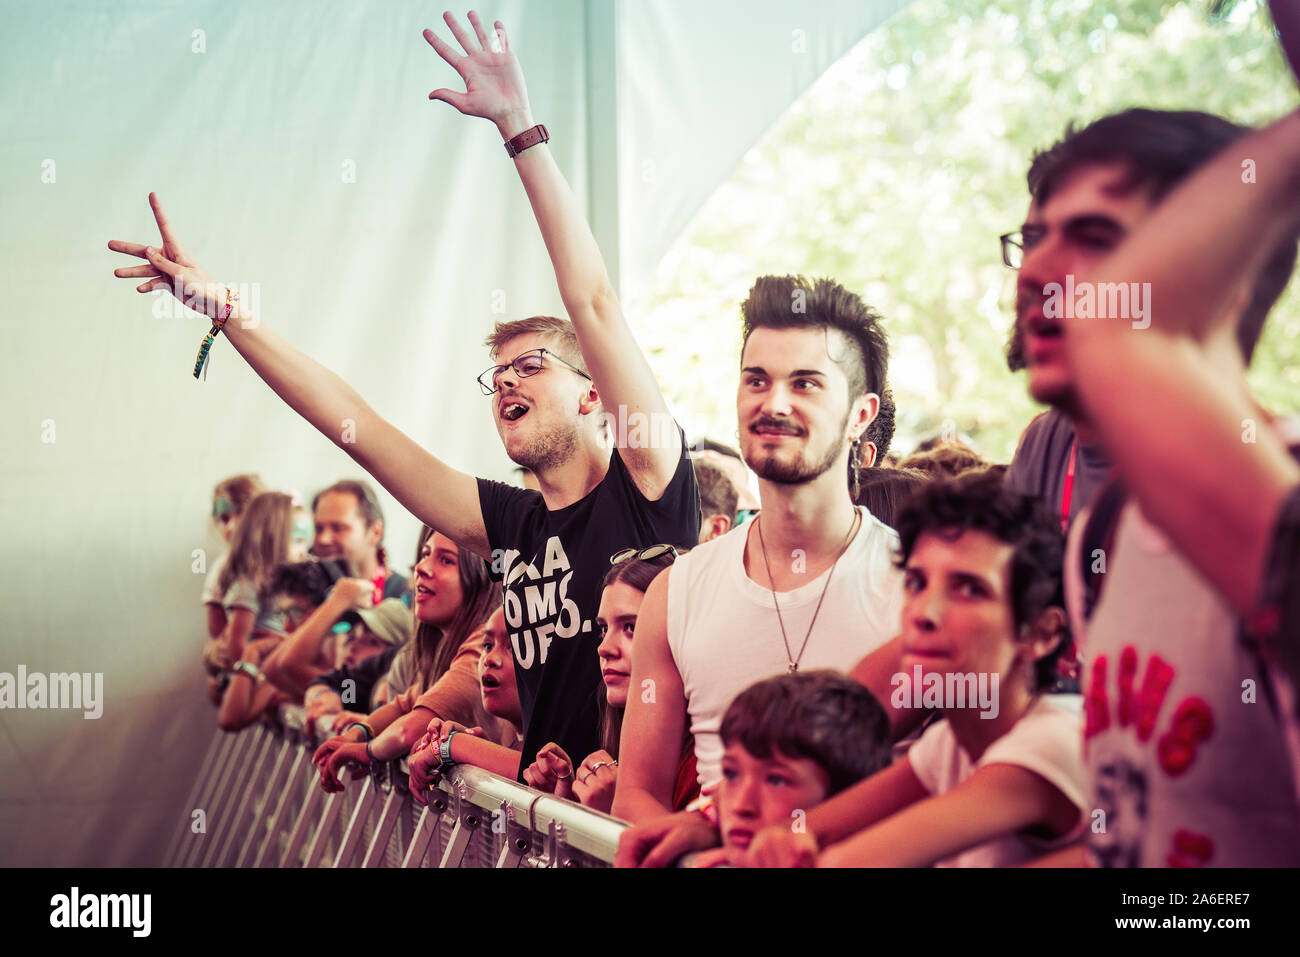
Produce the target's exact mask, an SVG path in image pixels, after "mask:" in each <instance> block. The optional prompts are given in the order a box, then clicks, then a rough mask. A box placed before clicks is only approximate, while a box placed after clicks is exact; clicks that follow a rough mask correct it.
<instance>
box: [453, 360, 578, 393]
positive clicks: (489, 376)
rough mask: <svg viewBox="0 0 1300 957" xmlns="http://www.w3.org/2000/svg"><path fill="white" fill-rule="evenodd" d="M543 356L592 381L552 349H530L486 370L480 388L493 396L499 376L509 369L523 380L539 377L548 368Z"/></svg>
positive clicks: (480, 378)
mask: <svg viewBox="0 0 1300 957" xmlns="http://www.w3.org/2000/svg"><path fill="white" fill-rule="evenodd" d="M543 356H550V357H551V358H552V359H554V360H555V361H556V362H558V363H560V365H562V366H565V367H566V368H569V369H572V370H573V371H574V372H576V373H578V375H580V376H582V377H583V378H584V379H586V380H587V381H588V382H590V381H591V376H589V375H587V373H585V372H583V371H582V370H581V369H579V368H578V367H577V366H574V365H572V364H570V363H568V362H565V361H564V360H563V359H561V358H560V357H559V356H557V355H556V354H555V353H554V352H552V351H551V350H550V349H529V350H528V351H527V352H523V353H520V354H519V355H517V356H515V357H514V358H513V359H511V360H510V361H509V362H507V363H506V364H505V365H500V366H493V367H492V368H490V369H488V370H486V371H485V372H484V373H483V374H482V375H481V376H479V377H478V387H479V388H480V389H482V390H483V394H484V395H492V394H493V393H494V392H496V391H497V376H499V375H501V373H503V372H505V371H506V370H507V369H514V370H515V374H516V375H518V376H519V377H520V378H521V379H527V378H528V377H529V376H530V375H537V373H539V372H541V371H542V369H544V368H546V365H545V362H544V361H543V359H542V357H543ZM485 379H486V380H487V381H486V382H485V381H484V380H485Z"/></svg>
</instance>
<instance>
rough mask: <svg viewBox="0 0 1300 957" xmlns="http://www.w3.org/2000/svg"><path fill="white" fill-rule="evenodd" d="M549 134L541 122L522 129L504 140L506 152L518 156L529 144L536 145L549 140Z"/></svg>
mask: <svg viewBox="0 0 1300 957" xmlns="http://www.w3.org/2000/svg"><path fill="white" fill-rule="evenodd" d="M550 139H551V134H550V133H549V132H548V131H547V129H546V127H545V126H543V125H542V124H541V123H538V124H537V125H536V126H534V127H531V128H529V129H526V130H524V131H523V132H522V133H520V134H519V135H518V136H512V137H511V138H510V139H508V140H506V143H505V146H506V153H508V154H509V155H510V156H511V157H515V156H518V155H519V154H520V153H522V152H523V151H524V150H526V149H528V148H529V147H530V146H536V145H537V144H538V143H547V142H550Z"/></svg>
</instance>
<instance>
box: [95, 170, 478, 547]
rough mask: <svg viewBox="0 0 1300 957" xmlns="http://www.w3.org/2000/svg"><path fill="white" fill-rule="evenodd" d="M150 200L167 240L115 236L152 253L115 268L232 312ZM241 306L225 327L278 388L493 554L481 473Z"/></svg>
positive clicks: (438, 519) (211, 311)
mask: <svg viewBox="0 0 1300 957" xmlns="http://www.w3.org/2000/svg"><path fill="white" fill-rule="evenodd" d="M149 203H150V205H151V206H152V207H153V212H154V218H155V220H156V221H157V223H158V232H159V233H160V234H161V235H162V240H163V241H162V246H161V247H160V248H159V247H153V246H146V245H145V244H143V243H130V242H123V241H121V240H116V239H115V240H113V241H111V242H110V243H109V244H108V248H109V249H111V250H113V251H114V252H120V253H126V254H127V255H129V256H135V257H137V258H139V259H143V260H145V264H144V265H140V266H127V267H123V268H121V269H117V270H115V272H114V275H116V276H118V277H120V278H130V279H143V280H144V282H142V283H141V284H140V285H139V286H138V287H137V291H139V292H150V291H152V290H154V289H168V290H170V291H171V293H172V294H173V295H174V296H176V298H177V299H180V300H181V301H182V302H184V303H185V305H187V306H189V307H190V308H191V309H194V310H195V311H196V312H200V313H202V314H204V315H206V316H220V315H225V314H226V308H227V304H228V299H227V290H226V289H225V287H223V286H221V285H220V284H219V283H217V282H215V281H214V280H213V278H212V276H211V275H210V274H209V273H208V272H207V270H205V269H204V268H203V267H202V266H200V265H199V264H198V263H197V262H196V261H195V259H194V257H193V256H192V255H190V253H189V252H188V251H187V250H186V249H185V247H184V246H183V245H181V242H180V240H178V239H177V238H176V234H175V232H174V231H173V230H172V227H171V225H170V223H168V221H167V217H166V215H165V214H164V213H163V209H162V205H161V204H160V203H159V201H158V197H157V196H156V195H154V194H153V193H150V194H149ZM234 307H235V308H234V311H233V312H232V313H231V314H230V318H229V319H228V321H227V322H226V324H225V327H224V329H223V332H224V333H225V335H226V337H227V338H228V339H230V343H231V345H232V346H234V347H235V350H236V351H237V352H239V354H240V355H242V356H243V357H244V358H245V359H246V360H247V361H248V364H249V365H250V366H252V368H253V371H254V372H256V373H257V374H258V375H259V376H261V377H262V379H263V381H265V382H266V384H267V385H269V386H270V387H271V389H272V391H274V392H275V394H276V395H278V396H279V397H280V398H281V399H283V400H284V401H285V403H287V404H288V405H289V407H290V408H292V409H293V410H294V411H295V412H297V413H298V414H299V415H301V416H302V417H303V418H304V419H306V420H307V421H308V422H310V423H311V424H312V425H314V426H315V427H316V428H317V429H318V430H319V431H320V432H321V433H322V434H323V435H325V436H326V437H327V438H328V439H329V440H330V441H331V442H333V443H334V444H335V445H337V446H338V447H339V448H341V449H342V450H343V451H344V452H346V453H347V454H348V455H350V456H352V458H353V459H354V460H355V461H356V462H357V464H358V465H360V466H361V467H362V468H364V469H365V470H366V471H367V472H369V473H370V474H371V475H372V476H374V478H375V480H376V481H378V482H379V483H380V484H381V485H383V486H384V488H386V489H388V491H389V492H391V493H392V495H393V497H394V498H396V499H397V500H398V501H399V502H401V503H402V505H403V506H404V507H405V508H406V509H407V510H408V511H409V512H411V514H413V515H414V516H415V517H416V518H418V519H420V521H422V522H424V523H425V524H426V525H428V526H429V527H431V528H434V529H436V530H437V531H440V532H442V533H443V534H444V535H446V536H447V537H448V538H451V539H453V540H455V541H457V542H459V543H460V544H462V545H464V546H465V547H466V548H469V549H471V550H472V551H474V552H475V553H477V554H479V555H480V556H482V557H484V558H488V557H490V554H491V549H490V548H489V546H488V542H487V532H486V530H485V529H484V527H483V513H482V511H481V509H480V508H479V501H478V485H477V483H476V482H475V479H474V477H473V476H471V475H467V474H465V473H464V472H460V471H457V470H456V469H453V468H451V467H450V466H448V465H446V464H445V463H443V462H441V461H439V460H438V459H436V458H434V457H433V456H432V455H430V454H429V453H428V452H426V451H425V450H424V449H422V448H421V447H420V446H419V445H417V444H416V443H415V442H414V441H412V440H411V439H410V438H409V437H407V436H406V435H404V434H403V433H402V432H400V431H399V430H398V429H396V428H395V427H394V426H393V425H392V424H390V423H389V422H387V421H386V420H385V419H383V418H382V417H381V416H380V415H379V414H378V413H376V412H375V410H374V409H372V408H370V406H369V405H367V404H366V402H365V401H364V400H363V399H362V398H361V396H360V395H359V394H358V393H357V391H356V390H355V389H353V388H352V387H351V386H350V385H348V384H347V383H346V382H344V381H343V380H342V379H340V378H339V377H338V376H337V375H335V374H334V373H333V372H331V371H330V370H329V369H326V368H325V367H324V366H322V365H321V364H320V363H319V362H316V361H315V360H314V359H312V358H310V357H309V356H307V355H305V354H304V353H302V352H300V351H299V350H298V349H295V348H294V347H293V346H291V345H289V343H287V342H285V341H284V340H283V339H281V338H280V337H279V336H277V335H276V334H275V333H274V332H272V331H271V330H270V329H269V328H267V326H266V325H265V324H264V323H262V322H260V321H259V320H258V317H256V316H254V315H253V314H252V313H251V312H250V311H249V310H248V308H247V306H246V305H245V304H243V303H235V304H234ZM196 328H197V326H196Z"/></svg>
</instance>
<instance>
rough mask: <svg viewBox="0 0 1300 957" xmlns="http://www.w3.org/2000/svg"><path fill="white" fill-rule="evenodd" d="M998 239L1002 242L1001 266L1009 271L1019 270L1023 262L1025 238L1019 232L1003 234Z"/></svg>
mask: <svg viewBox="0 0 1300 957" xmlns="http://www.w3.org/2000/svg"><path fill="white" fill-rule="evenodd" d="M998 239H999V240H1001V242H1002V264H1003V265H1004V266H1006V267H1008V268H1009V269H1019V268H1020V264H1021V263H1022V262H1024V261H1025V238H1024V236H1023V235H1022V234H1021V232H1020V230H1016V231H1015V232H1014V233H1003V234H1002V235H1001V236H999V237H998Z"/></svg>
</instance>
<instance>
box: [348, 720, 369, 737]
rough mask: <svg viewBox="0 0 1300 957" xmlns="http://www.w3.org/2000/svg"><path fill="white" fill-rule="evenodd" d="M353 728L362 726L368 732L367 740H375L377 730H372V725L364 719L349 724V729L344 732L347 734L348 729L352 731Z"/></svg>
mask: <svg viewBox="0 0 1300 957" xmlns="http://www.w3.org/2000/svg"><path fill="white" fill-rule="evenodd" d="M353 728H360V729H361V730H362V731H364V732H365V733H366V740H367V741H372V740H374V737H375V732H374V731H372V730H371V728H370V725H368V724H366V723H365V722H364V721H353V722H352V723H351V724H350V725H348V727H347V730H346V731H344V732H343V733H344V734H347V733H348V731H351V730H352V729H353Z"/></svg>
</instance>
